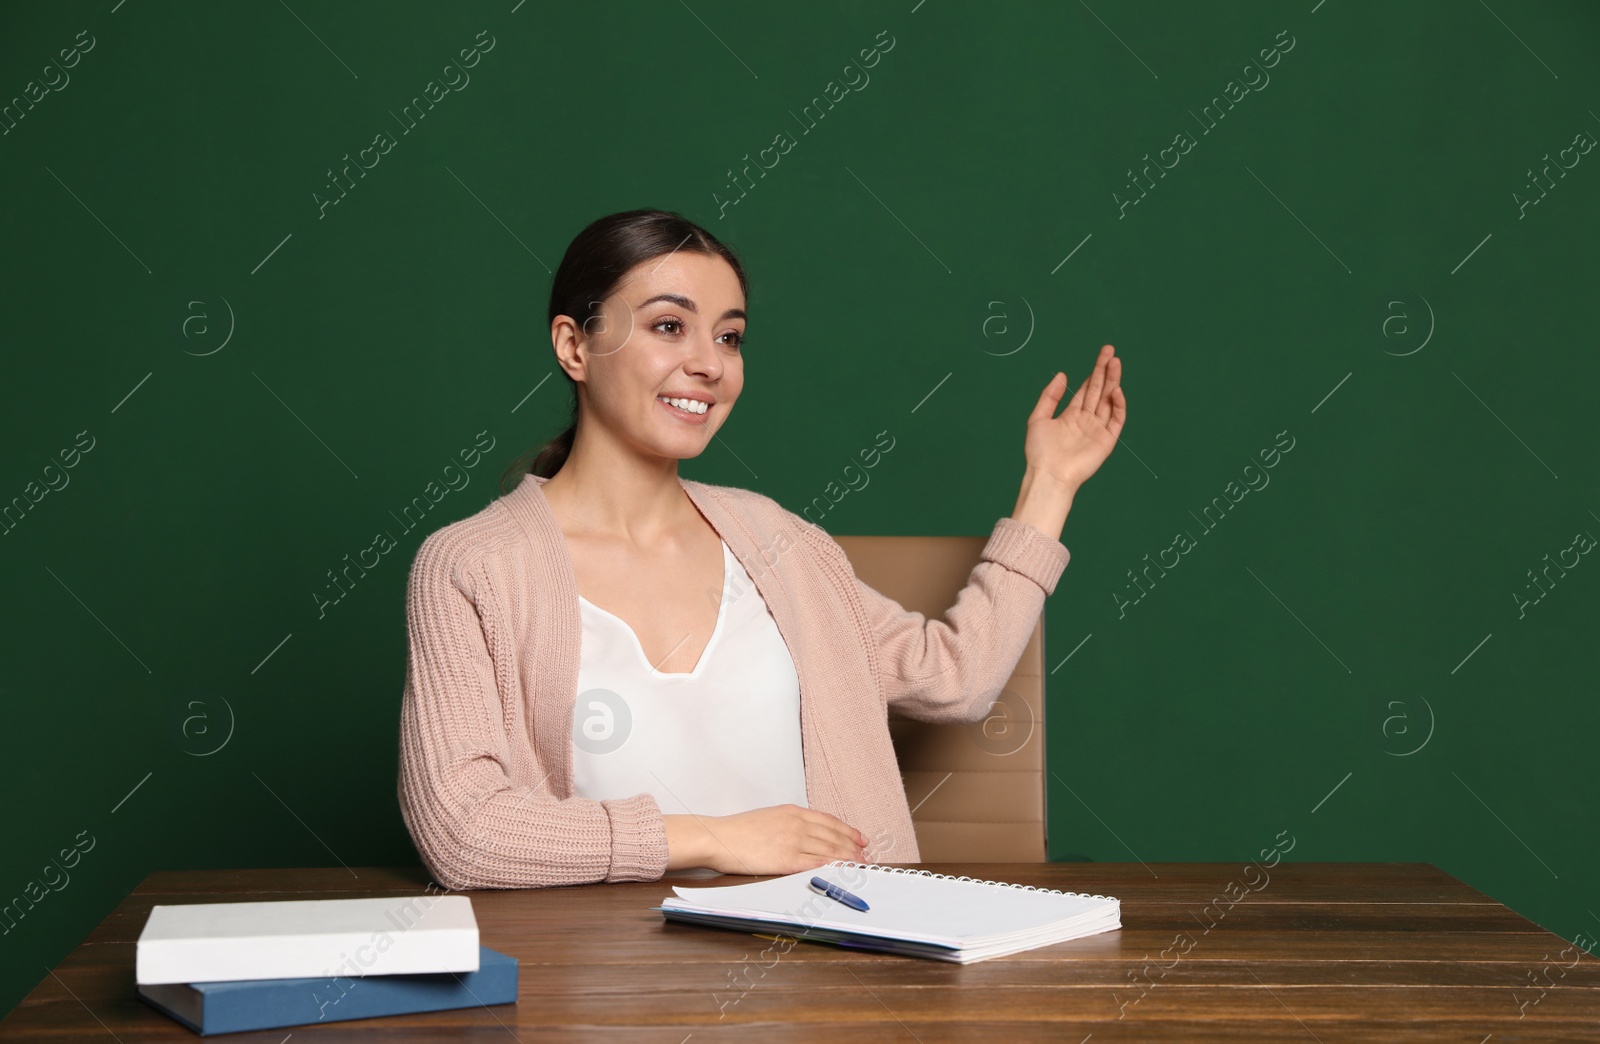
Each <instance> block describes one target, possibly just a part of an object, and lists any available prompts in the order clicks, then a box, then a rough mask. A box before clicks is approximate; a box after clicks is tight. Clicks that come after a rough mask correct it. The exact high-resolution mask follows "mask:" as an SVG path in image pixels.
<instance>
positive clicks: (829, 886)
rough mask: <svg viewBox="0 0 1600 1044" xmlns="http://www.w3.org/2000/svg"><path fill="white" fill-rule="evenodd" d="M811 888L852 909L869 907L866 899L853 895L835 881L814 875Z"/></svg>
mask: <svg viewBox="0 0 1600 1044" xmlns="http://www.w3.org/2000/svg"><path fill="white" fill-rule="evenodd" d="M811 890H812V891H813V892H816V893H818V894H819V895H825V896H827V897H828V898H829V899H836V900H838V901H839V902H841V903H843V904H844V905H846V906H848V907H850V908H851V909H852V910H865V909H867V903H866V900H864V899H862V898H861V897H860V896H858V895H852V894H850V893H849V892H847V891H845V890H844V889H843V888H840V887H839V886H838V885H836V884H834V883H833V882H831V881H824V880H823V879H822V878H820V877H813V878H812V879H811Z"/></svg>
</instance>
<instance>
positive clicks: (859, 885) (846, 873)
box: [654, 860, 1122, 964]
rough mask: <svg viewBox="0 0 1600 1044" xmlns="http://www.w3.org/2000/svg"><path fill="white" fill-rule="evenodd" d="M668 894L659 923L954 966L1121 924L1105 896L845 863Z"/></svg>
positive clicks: (1117, 905) (1118, 909)
mask: <svg viewBox="0 0 1600 1044" xmlns="http://www.w3.org/2000/svg"><path fill="white" fill-rule="evenodd" d="M813 877H820V878H822V879H823V880H825V881H827V882H829V883H831V884H834V885H838V886H839V887H841V888H844V889H845V890H846V891H848V892H850V893H851V894H852V895H855V896H857V897H859V898H860V899H861V900H862V901H864V902H865V903H866V904H867V907H868V908H867V909H866V910H864V911H863V910H856V909H853V908H851V907H849V906H847V905H845V904H844V903H841V902H838V901H836V900H834V899H830V898H828V897H827V896H825V895H819V894H818V893H817V892H815V891H813V890H812V888H811V879H812V878H813ZM673 891H674V892H676V893H677V896H676V897H675V898H667V899H664V900H662V902H661V905H660V906H658V907H654V909H657V910H660V911H661V914H662V916H663V917H665V918H667V919H668V920H675V921H684V922H688V923H694V924H704V925H710V926H713V927H718V928H734V929H739V930H742V931H753V930H761V931H771V932H779V933H783V934H786V935H791V936H794V937H795V938H797V939H804V940H811V941H816V942H825V943H832V944H834V945H839V946H849V947H854V948H860V949H870V950H880V951H884V952H888V953H899V954H904V955H907V956H913V957H930V958H933V959H935V960H943V961H954V962H956V963H959V964H970V963H972V962H973V961H982V960H988V959H989V958H991V957H1002V956H1005V955H1007V954H1012V953H1020V952H1022V951H1023V950H1031V949H1035V948H1036V947H1040V946H1049V945H1051V944H1053V943H1059V942H1066V941H1068V940H1071V939H1077V938H1081V937H1083V936H1086V935H1096V934H1099V933H1101V932H1109V931H1115V930H1117V929H1120V928H1121V927H1122V903H1121V902H1120V901H1119V900H1117V899H1115V898H1113V897H1111V896H1107V895H1094V894H1085V893H1082V892H1067V891H1062V890H1060V889H1056V888H1036V887H1034V886H1032V885H1016V884H1007V883H1006V882H1004V881H985V880H981V879H978V878H972V877H951V876H950V875H948V874H935V873H932V872H931V871H928V870H916V869H911V868H907V867H899V866H882V865H879V864H876V863H855V862H848V861H844V860H835V861H834V862H832V863H829V864H827V865H825V866H822V867H819V868H817V869H815V870H804V871H801V872H800V873H797V874H790V875H788V876H787V877H778V878H774V879H772V880H770V881H756V882H753V883H751V884H742V885H724V886H716V887H710V888H683V887H677V886H674V888H673Z"/></svg>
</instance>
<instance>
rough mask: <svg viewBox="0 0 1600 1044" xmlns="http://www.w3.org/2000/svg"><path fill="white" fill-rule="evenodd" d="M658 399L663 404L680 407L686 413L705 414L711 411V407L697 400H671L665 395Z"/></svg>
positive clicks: (659, 396)
mask: <svg viewBox="0 0 1600 1044" xmlns="http://www.w3.org/2000/svg"><path fill="white" fill-rule="evenodd" d="M656 397H657V398H658V399H660V400H661V401H662V402H665V403H669V404H671V405H673V406H676V407H678V409H680V410H683V411H684V412H685V413H704V412H706V410H708V409H710V407H709V406H707V405H706V404H705V403H703V402H699V401H697V400H695V399H669V398H667V397H666V396H665V395H658V396H656Z"/></svg>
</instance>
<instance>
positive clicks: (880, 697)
mask: <svg viewBox="0 0 1600 1044" xmlns="http://www.w3.org/2000/svg"><path fill="white" fill-rule="evenodd" d="M747 289H748V288H747V285H746V279H745V273H744V269H743V267H742V266H741V264H740V262H739V260H738V258H737V257H736V256H735V255H734V254H733V252H732V251H731V250H729V249H728V248H727V247H726V246H724V245H723V244H722V243H720V242H718V241H717V240H716V238H715V237H713V236H712V235H711V234H710V233H709V232H707V231H705V230H704V229H702V228H700V227H699V226H697V225H695V224H693V223H692V222H689V221H688V220H686V219H684V218H683V217H681V216H679V215H677V214H673V213H669V212H664V211H658V210H635V211H629V212H625V213H620V214H612V215H610V216H608V217H604V218H601V219H599V220H598V221H595V222H594V223H592V224H591V225H589V226H588V227H587V228H585V229H584V230H583V231H582V232H581V233H579V235H578V236H577V238H576V239H574V240H573V242H572V243H571V245H570V246H569V247H568V248H567V252H566V255H565V257H564V258H563V259H562V261H561V266H560V268H559V269H558V270H557V272H556V274H555V280H554V285H553V287H552V289H551V294H550V339H551V343H552V345H553V347H554V349H555V355H556V360H557V362H558V363H559V364H560V366H561V370H562V373H563V374H564V375H565V376H566V378H567V380H568V381H569V382H570V384H571V387H572V391H573V395H574V421H573V425H572V427H571V428H569V429H568V430H567V431H566V432H564V433H563V434H562V435H561V436H559V437H558V438H556V439H555V440H553V441H552V442H550V443H548V444H547V445H545V446H543V447H542V448H541V449H540V450H539V451H538V452H537V454H536V455H535V456H534V458H533V460H532V463H531V466H529V465H528V464H527V462H526V460H524V461H521V462H518V464H516V465H513V469H512V471H510V472H508V474H507V477H508V478H510V477H517V478H519V479H520V482H519V483H518V484H516V485H515V488H513V489H511V490H510V491H509V492H506V493H504V494H503V495H502V496H500V497H499V498H497V499H496V500H494V501H493V502H492V503H490V504H489V505H488V506H487V507H485V508H484V509H483V510H482V511H480V512H478V513H477V514H474V515H472V516H470V517H468V518H465V519H462V520H460V521H458V522H454V523H451V524H450V525H447V526H445V527H444V528H443V529H440V530H438V531H436V532H434V533H431V534H430V535H429V536H428V537H427V538H426V539H425V540H424V541H423V543H422V546H421V547H420V548H419V549H418V551H417V556H416V559H415V561H414V562H413V564H412V569H411V574H410V579H409V583H408V587H407V606H406V608H407V632H408V645H409V648H408V656H407V666H406V684H405V691H404V695H403V698H402V706H401V744H400V777H399V798H400V807H401V811H402V815H403V818H404V820H405V823H406V826H407V828H408V830H409V831H410V833H411V836H412V838H413V840H414V841H415V843H416V846H417V850H418V852H419V853H420V855H421V856H422V859H423V861H424V863H425V864H426V865H427V867H428V869H429V871H430V872H431V873H432V874H433V875H434V877H435V878H436V879H437V880H438V881H439V882H440V883H441V884H443V885H445V886H447V887H450V888H460V889H464V888H515V887H530V886H543V885H560V884H577V883H584V882H593V881H626V880H651V879H655V878H658V877H660V876H661V875H662V874H663V873H665V872H666V871H668V870H674V869H680V868H688V867H708V868H711V869H713V870H718V871H722V872H724V873H733V874H787V873H794V872H796V871H798V870H802V869H809V868H811V867H816V866H820V865H822V864H823V863H825V862H827V861H828V860H831V859H855V860H873V861H878V862H915V861H917V860H918V858H919V855H918V850H917V842H916V836H915V834H914V832H913V829H912V824H911V815H910V811H909V808H908V805H907V801H906V795H905V789H904V787H903V786H902V785H901V782H900V778H899V775H898V770H897V766H896V762H895V757H894V749H893V746H892V744H891V742H890V738H889V730H888V724H887V715H888V711H889V710H890V709H891V708H896V709H899V710H900V711H902V712H904V713H905V714H906V715H908V716H911V717H915V718H920V719H922V720H927V721H944V722H961V721H976V720H980V719H981V718H982V717H983V716H984V714H986V713H987V712H988V710H989V708H990V705H991V703H992V701H993V700H994V699H995V697H996V696H997V695H998V693H999V692H1000V690H1001V689H1002V687H1003V686H1004V684H1005V682H1006V681H1007V679H1008V678H1009V677H1010V675H1011V672H1012V671H1013V670H1014V669H1015V668H1016V664H1017V661H1018V660H1019V659H1020V658H1021V655H1022V651H1023V649H1024V647H1025V646H1026V644H1027V641H1028V639H1029V637H1030V635H1031V634H1032V632H1033V629H1034V626H1035V625H1036V623H1037V622H1038V618H1039V613H1040V611H1041V610H1042V608H1043V605H1044V599H1045V598H1046V596H1047V595H1049V594H1050V593H1052V592H1053V590H1054V588H1055V585H1056V581H1057V580H1058V579H1059V578H1060V575H1061V572H1062V570H1063V569H1064V568H1065V567H1066V563H1067V558H1068V554H1067V549H1066V547H1065V546H1064V545H1062V543H1061V542H1060V535H1061V530H1062V526H1063V524H1064V522H1065V521H1066V517H1067V512H1068V511H1069V509H1070V508H1071V506H1072V500H1073V497H1074V495H1075V494H1076V493H1077V490H1078V488H1079V487H1080V486H1081V485H1082V484H1083V483H1084V482H1085V481H1086V480H1087V479H1088V478H1089V477H1090V476H1091V475H1093V474H1094V473H1095V471H1096V470H1097V469H1098V468H1099V467H1100V465H1101V463H1102V462H1104V461H1105V459H1106V457H1107V455H1108V454H1109V453H1110V452H1111V449H1112V447H1113V446H1114V445H1115V444H1116V441H1117V437H1118V435H1119V433H1120V432H1121V430H1122V427H1123V423H1124V420H1125V418H1126V416H1127V400H1126V397H1125V396H1124V394H1123V391H1122V388H1121V384H1120V379H1121V363H1120V361H1119V360H1118V359H1117V358H1116V357H1115V354H1114V352H1113V349H1112V347H1111V346H1110V345H1106V346H1104V347H1103V348H1102V349H1101V350H1100V356H1099V359H1098V360H1097V362H1096V365H1095V369H1094V373H1093V375H1092V376H1091V377H1090V379H1089V380H1088V382H1087V383H1085V384H1083V385H1080V386H1079V388H1078V390H1077V393H1076V394H1075V395H1073V397H1072V399H1071V401H1070V402H1068V404H1067V407H1066V409H1065V411H1064V412H1063V413H1062V414H1061V415H1060V416H1059V417H1058V416H1056V415H1055V410H1056V407H1057V406H1058V405H1059V404H1060V401H1061V398H1062V396H1063V395H1064V394H1065V391H1066V381H1067V379H1066V374H1065V373H1057V374H1056V375H1055V377H1054V378H1052V379H1051V381H1050V383H1049V384H1048V385H1046V386H1045V388H1044V391H1043V392H1042V393H1041V394H1040V396H1039V400H1038V403H1037V404H1036V405H1035V406H1034V408H1033V411H1032V413H1031V414H1029V416H1028V417H1027V433H1026V437H1025V439H1024V443H1023V450H1024V455H1025V457H1026V461H1027V465H1026V469H1025V472H1024V475H1023V479H1022V489H1021V492H1020V494H1019V496H1018V498H1017V503H1016V508H1015V510H1014V511H1013V512H1012V514H1011V515H1010V516H1009V517H1007V518H1002V519H1000V520H999V521H998V522H997V523H996V524H995V529H994V532H993V535H992V536H991V537H990V539H989V542H988V544H987V545H986V547H985V549H984V551H983V555H982V560H981V561H980V562H979V564H978V565H977V566H975V567H974V569H973V571H972V575H971V579H970V580H969V581H968V584H967V587H966V588H965V589H964V590H963V591H962V592H961V594H960V597H959V598H958V600H957V602H956V604H955V606H954V607H952V608H951V609H950V610H949V611H948V612H947V613H946V614H945V617H946V619H945V620H934V621H929V620H927V619H926V618H924V617H923V616H922V615H921V614H920V613H913V612H908V611H906V610H905V609H904V608H902V607H901V606H900V605H899V604H898V603H896V602H894V601H893V600H892V599H889V598H887V597H885V596H883V595H881V594H879V593H878V592H876V591H874V590H873V589H872V588H870V587H868V586H867V585H866V584H864V583H862V582H861V581H860V580H858V579H856V577H855V575H854V573H853V571H852V570H851V568H850V564H849V560H848V559H847V558H846V557H845V554H844V552H843V550H842V549H841V548H840V547H839V545H838V544H837V543H836V542H834V541H833V539H832V538H831V537H829V536H828V535H827V533H826V532H824V531H823V530H822V529H821V527H819V526H817V525H814V524H813V523H811V522H810V521H808V520H806V519H805V518H803V517H801V516H800V515H797V514H795V513H793V512H790V511H788V510H786V509H785V508H783V507H782V506H781V505H779V504H778V503H777V502H776V501H775V500H773V499H771V498H770V497H766V496H764V495H762V494H759V493H756V492H753V491H751V490H744V489H739V488H736V487H732V486H718V485H710V484H707V483H702V482H696V481H693V480H688V479H684V478H682V477H681V476H680V475H679V474H678V461H680V460H683V459H685V458H688V457H696V456H699V455H700V454H701V453H702V452H704V451H705V449H706V448H707V447H708V446H709V445H710V443H711V438H712V436H713V435H714V434H716V432H717V430H718V429H719V428H721V427H722V425H724V424H726V423H727V421H728V416H729V414H730V412H731V411H732V409H733V407H734V404H735V402H737V401H738V398H739V395H740V392H741V391H742V390H743V388H744V381H745V372H744V356H743V354H742V347H743V341H744V334H745V326H746V323H747V318H748V317H747V315H746V308H747V303H746V302H747V296H748V294H747ZM798 437H800V438H803V437H804V435H803V433H799V435H798ZM951 481H952V489H951V492H952V493H956V492H958V491H957V490H956V489H955V484H956V483H958V482H959V481H960V476H953V477H952V480H951ZM708 595H709V597H708ZM947 621H948V622H947Z"/></svg>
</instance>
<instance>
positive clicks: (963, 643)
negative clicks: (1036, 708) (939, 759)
mask: <svg viewBox="0 0 1600 1044" xmlns="http://www.w3.org/2000/svg"><path fill="white" fill-rule="evenodd" d="M806 525H808V526H811V528H812V529H813V530H814V531H815V532H816V533H819V534H821V533H823V531H822V529H821V527H818V526H814V525H812V524H811V523H809V522H808V523H806ZM823 535H824V536H825V534H823ZM826 545H831V546H832V550H831V551H830V552H829V553H830V554H833V555H834V557H835V559H836V561H838V562H840V563H842V566H841V568H843V569H846V570H851V566H850V564H849V558H848V557H847V556H846V555H845V553H844V549H843V548H841V547H839V545H838V542H837V541H835V540H833V539H832V538H831V537H827V538H826ZM826 549H827V548H826V546H825V550H826ZM1068 558H1069V555H1068V552H1067V548H1066V546H1065V545H1064V544H1062V543H1061V541H1059V540H1056V539H1054V538H1052V537H1050V536H1048V535H1047V534H1045V533H1044V532H1043V531H1042V530H1040V529H1038V528H1037V527H1035V526H1032V525H1029V524H1028V523H1026V522H1020V521H1018V520H1017V519H1014V518H1010V517H1009V516H1008V517H1005V518H1002V519H1000V520H999V521H998V522H996V523H995V527H994V532H993V533H992V534H991V535H990V537H989V542H988V543H987V544H986V545H985V546H984V549H983V552H982V555H981V558H980V561H979V562H978V564H977V565H975V566H973V568H972V573H971V575H970V577H969V578H968V580H967V586H966V587H964V588H962V589H961V591H960V593H959V594H958V595H957V596H956V603H955V605H954V606H952V607H951V608H950V609H949V610H947V611H946V612H945V614H944V617H945V618H944V619H943V620H929V619H928V618H927V617H925V616H923V614H921V613H918V612H912V611H910V610H907V609H906V608H905V607H903V606H902V605H901V604H900V603H899V602H897V601H895V600H894V599H892V598H890V597H888V596H887V595H884V594H881V593H879V592H878V591H876V590H874V589H873V588H871V587H869V586H868V585H867V584H866V583H864V582H862V581H861V579H860V578H856V580H855V589H856V594H857V596H858V597H859V599H860V601H861V604H862V607H863V610H864V612H865V613H866V627H867V631H868V633H869V634H870V635H871V636H872V640H873V643H874V646H875V650H876V659H877V669H878V677H879V683H880V684H881V685H882V687H883V690H884V695H885V699H886V700H887V702H888V705H889V706H890V707H892V708H895V709H897V710H898V711H899V712H900V713H902V714H904V715H906V716H907V717H910V718H916V719H919V720H922V721H933V722H971V721H979V720H982V718H983V717H984V716H985V715H986V714H987V713H988V712H989V709H990V706H991V705H992V704H993V702H994V701H995V700H996V699H998V698H999V697H1000V693H1001V692H1002V691H1003V690H1004V688H1005V684H1006V682H1007V681H1008V680H1010V678H1011V674H1012V672H1013V671H1015V670H1016V669H1017V663H1018V662H1019V661H1020V660H1021V659H1022V651H1023V650H1024V649H1025V648H1027V645H1028V639H1029V638H1030V637H1032V635H1033V629H1034V627H1035V626H1036V625H1037V624H1038V622H1039V614H1040V612H1041V611H1043V609H1044V600H1045V598H1046V596H1048V595H1049V594H1051V593H1053V592H1054V591H1055V587H1056V583H1057V581H1058V580H1060V578H1061V573H1062V571H1063V570H1065V569H1066V566H1067V560H1068ZM851 573H852V575H853V570H851Z"/></svg>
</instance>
